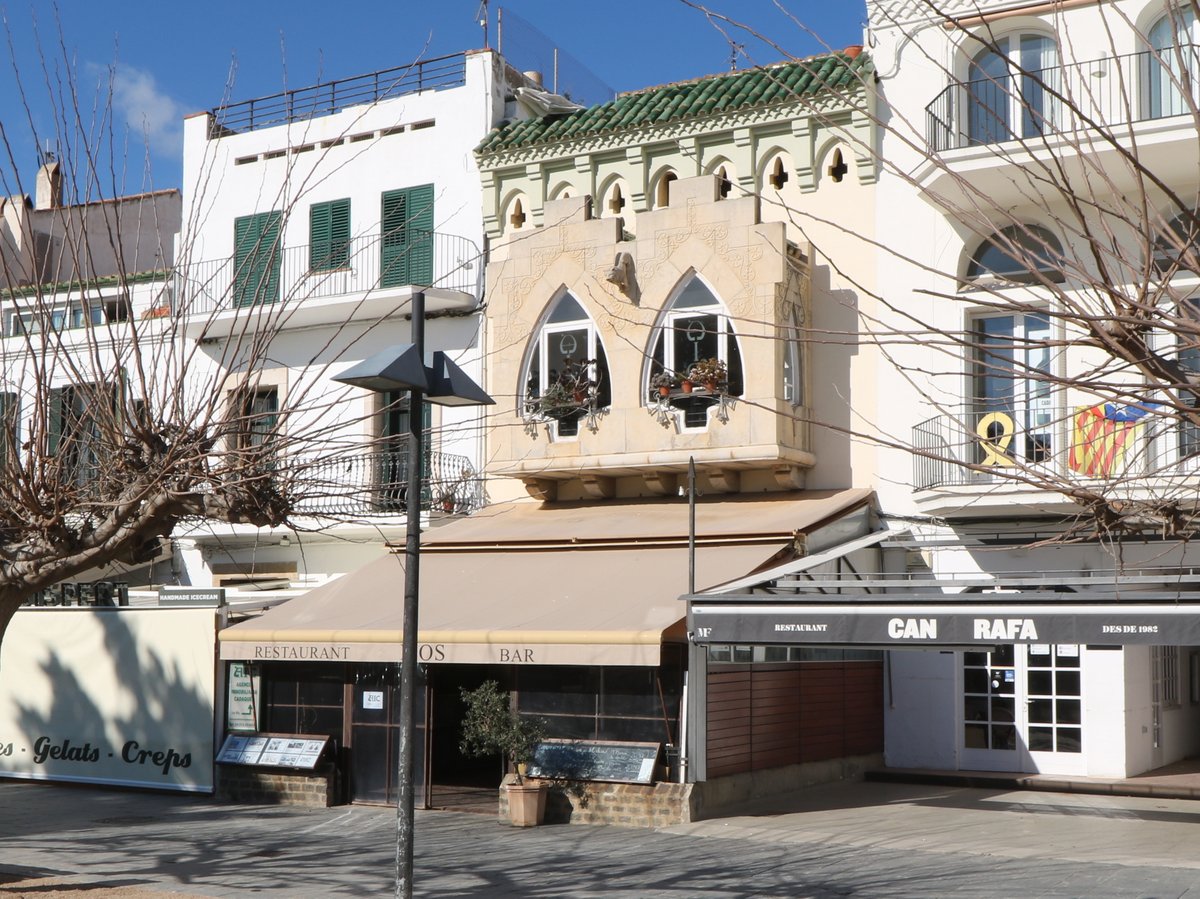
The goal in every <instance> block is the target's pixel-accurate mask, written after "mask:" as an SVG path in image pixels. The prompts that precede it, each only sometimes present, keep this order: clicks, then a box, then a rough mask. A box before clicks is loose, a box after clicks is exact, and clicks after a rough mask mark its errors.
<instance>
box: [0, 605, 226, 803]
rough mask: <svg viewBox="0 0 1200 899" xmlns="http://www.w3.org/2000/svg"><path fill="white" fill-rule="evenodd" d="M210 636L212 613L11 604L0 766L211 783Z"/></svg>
mask: <svg viewBox="0 0 1200 899" xmlns="http://www.w3.org/2000/svg"><path fill="white" fill-rule="evenodd" d="M215 633H216V627H215V612H214V610H212V609H119V610H118V609H105V610H96V609H46V610H42V609H38V610H25V611H22V612H19V613H18V615H17V617H16V618H15V619H14V621H13V624H12V626H11V627H10V629H9V632H8V635H7V637H6V639H5V643H4V647H3V653H2V656H0V659H2V661H3V666H2V669H0V671H2V674H0V726H2V727H3V730H2V731H0V733H3V734H5V735H6V736H8V739H4V740H2V741H0V774H2V775H11V776H17V777H28V778H34V779H47V780H66V781H79V782H92V783H105V784H116V785H130V786H144V787H151V788H161V789H172V790H186V791H208V790H210V789H211V788H212V782H213V754H214V753H213V715H214V694H215V686H214V673H213V670H214V663H213V646H214V645H215ZM10 740H11V742H10Z"/></svg>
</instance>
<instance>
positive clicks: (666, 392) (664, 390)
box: [658, 387, 671, 396]
mask: <svg viewBox="0 0 1200 899" xmlns="http://www.w3.org/2000/svg"><path fill="white" fill-rule="evenodd" d="M658 395H659V396H670V395H671V388H670V387H660V388H658Z"/></svg>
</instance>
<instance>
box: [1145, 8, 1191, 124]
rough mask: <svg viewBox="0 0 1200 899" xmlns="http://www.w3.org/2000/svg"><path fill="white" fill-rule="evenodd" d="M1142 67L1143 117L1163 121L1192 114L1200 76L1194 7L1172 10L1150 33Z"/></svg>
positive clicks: (1161, 18) (1164, 15) (1156, 23)
mask: <svg viewBox="0 0 1200 899" xmlns="http://www.w3.org/2000/svg"><path fill="white" fill-rule="evenodd" d="M1146 43H1148V44H1149V45H1150V47H1149V50H1148V51H1146V53H1145V57H1146V62H1145V64H1144V66H1142V77H1143V80H1144V83H1143V87H1142V104H1143V117H1144V118H1147V119H1162V118H1167V117H1169V116H1177V115H1185V114H1190V113H1191V109H1192V103H1193V102H1195V98H1196V76H1197V75H1200V55H1198V53H1200V51H1198V49H1197V44H1198V43H1200V34H1198V33H1197V25H1196V13H1195V11H1194V10H1193V8H1192V6H1191V4H1190V3H1181V4H1178V5H1176V6H1172V7H1169V8H1168V9H1167V11H1166V12H1165V13H1163V15H1162V16H1161V17H1160V18H1159V19H1158V21H1156V22H1155V23H1154V24H1153V25H1152V26H1151V27H1150V30H1149V31H1148V32H1147V33H1146Z"/></svg>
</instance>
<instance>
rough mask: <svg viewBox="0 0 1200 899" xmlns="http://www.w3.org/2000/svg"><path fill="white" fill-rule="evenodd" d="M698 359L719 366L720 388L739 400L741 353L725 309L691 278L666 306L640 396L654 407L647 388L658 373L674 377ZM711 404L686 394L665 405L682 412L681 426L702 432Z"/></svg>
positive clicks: (712, 401) (682, 374)
mask: <svg viewBox="0 0 1200 899" xmlns="http://www.w3.org/2000/svg"><path fill="white" fill-rule="evenodd" d="M704 359H718V360H720V361H721V362H724V363H725V368H726V372H727V377H728V380H727V382H726V384H725V386H724V387H723V390H724V392H725V393H728V394H729V395H730V396H741V394H742V391H743V389H744V386H743V373H742V353H741V349H740V348H739V347H738V341H737V334H736V333H734V329H733V323H732V321H731V320H730V318H729V315H728V314H727V313H726V312H725V307H724V306H723V305H722V304H721V301H720V300H718V299H717V296H716V294H714V293H713V292H712V290H710V289H709V287H708V285H707V284H705V283H704V282H703V281H702V280H701V279H700V278H698V277H695V276H693V277H692V278H691V279H690V280H689V281H688V283H687V284H686V285H685V286H684V288H683V289H682V290H681V291H680V292H679V293H678V294H677V295H676V296H675V298H674V299H673V300H672V301H671V304H670V306H669V307H668V308H667V311H666V312H665V314H664V315H663V318H662V320H661V322H660V323H659V327H658V328H657V329H656V331H655V334H654V338H653V343H652V345H651V348H650V363H649V366H648V367H647V371H646V382H645V384H646V395H647V397H648V398H649V400H650V401H651V402H654V397H655V391H654V389H653V388H652V387H651V386H650V385H651V384H653V383H654V377H655V376H656V375H658V374H659V373H661V372H667V373H668V374H673V375H674V376H676V377H677V378H684V377H686V376H687V373H688V370H689V369H690V368H691V366H692V365H694V364H695V363H697V362H700V361H701V360H704ZM715 403H716V399H715V398H714V397H712V396H705V395H702V394H700V393H695V392H694V393H692V394H689V395H687V396H680V397H675V398H673V399H672V400H671V404H672V405H674V406H676V407H678V408H680V409H682V410H683V413H684V426H685V427H689V428H702V427H705V426H706V425H707V424H708V410H709V408H710V407H711V406H712V405H714V404H715Z"/></svg>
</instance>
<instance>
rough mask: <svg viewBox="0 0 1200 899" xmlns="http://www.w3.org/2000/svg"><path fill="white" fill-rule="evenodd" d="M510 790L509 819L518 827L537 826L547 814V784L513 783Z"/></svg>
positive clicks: (507, 789)
mask: <svg viewBox="0 0 1200 899" xmlns="http://www.w3.org/2000/svg"><path fill="white" fill-rule="evenodd" d="M505 790H506V791H507V792H508V820H509V821H510V822H511V823H512V824H513V825H515V826H516V827H537V826H538V825H539V824H541V823H542V820H543V819H544V818H545V816H546V784H544V783H536V784H532V783H529V782H527V781H526V782H522V783H511V784H509V785H508V786H506V787H505Z"/></svg>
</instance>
